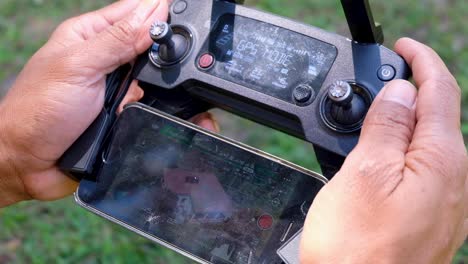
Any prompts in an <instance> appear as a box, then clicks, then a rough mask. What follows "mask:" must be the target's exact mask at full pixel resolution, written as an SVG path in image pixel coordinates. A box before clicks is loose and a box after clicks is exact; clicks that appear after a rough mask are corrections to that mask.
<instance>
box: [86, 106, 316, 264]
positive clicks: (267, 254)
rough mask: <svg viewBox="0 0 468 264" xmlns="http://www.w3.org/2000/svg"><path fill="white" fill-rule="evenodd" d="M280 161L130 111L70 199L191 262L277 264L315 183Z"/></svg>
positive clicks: (136, 108) (135, 108)
mask: <svg viewBox="0 0 468 264" xmlns="http://www.w3.org/2000/svg"><path fill="white" fill-rule="evenodd" d="M282 163H283V162H281V161H280V162H279V161H274V160H273V159H270V158H266V157H265V156H262V155H259V154H257V153H254V152H253V151H251V150H248V149H246V148H245V147H239V146H236V145H234V144H233V143H232V142H231V141H229V140H225V139H222V138H218V137H215V136H212V135H210V134H208V133H206V132H203V131H201V130H199V129H194V128H191V127H189V126H187V125H185V124H183V123H180V121H178V122H175V121H173V120H169V119H167V118H164V117H163V116H161V114H158V113H155V112H152V111H151V110H147V109H143V108H141V106H131V107H128V108H127V109H126V110H125V111H124V112H123V113H122V114H121V116H120V117H119V120H118V121H117V124H116V126H115V127H114V129H113V135H112V138H111V141H110V147H109V150H108V152H107V155H106V159H105V162H104V164H103V165H102V168H101V169H100V172H99V175H98V177H97V181H96V182H94V181H87V180H84V181H82V182H81V183H80V187H79V190H78V192H77V197H78V199H79V200H80V202H81V203H84V204H85V205H86V207H91V208H93V209H94V210H95V211H99V212H100V214H103V215H104V216H107V217H110V218H113V219H115V220H118V222H123V223H125V224H126V225H128V226H131V227H132V228H134V229H136V230H138V231H140V232H143V233H145V234H146V235H149V236H151V237H153V238H154V239H155V240H157V241H159V242H161V243H162V244H165V245H167V246H170V247H171V248H173V249H177V250H180V251H182V252H184V253H185V254H186V255H190V256H193V257H194V258H195V259H198V260H204V261H207V262H212V263H281V260H280V258H279V257H278V256H277V255H276V250H277V249H278V248H279V247H280V246H281V245H282V243H284V241H286V240H287V239H288V238H289V237H291V236H292V235H293V234H294V233H295V232H296V231H298V230H299V229H300V228H301V227H302V226H303V223H304V219H305V216H306V213H307V210H308V208H309V206H310V204H311V202H312V200H313V199H314V197H315V196H316V194H317V193H318V191H319V190H320V189H321V188H322V187H323V185H324V180H323V177H321V176H320V175H315V174H312V173H309V174H306V173H305V172H302V171H301V170H298V169H293V168H292V167H290V166H287V165H285V164H282Z"/></svg>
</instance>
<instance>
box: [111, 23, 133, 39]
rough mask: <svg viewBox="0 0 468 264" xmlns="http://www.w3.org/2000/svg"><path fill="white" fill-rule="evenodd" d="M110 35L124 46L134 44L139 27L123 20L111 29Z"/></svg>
mask: <svg viewBox="0 0 468 264" xmlns="http://www.w3.org/2000/svg"><path fill="white" fill-rule="evenodd" d="M110 34H111V35H112V36H113V37H114V38H115V39H116V40H117V41H120V42H122V43H124V44H130V43H133V41H134V39H135V35H136V34H137V27H136V26H135V25H134V23H132V22H131V21H129V20H126V19H124V20H122V21H119V22H118V23H116V24H114V26H112V27H111V28H110Z"/></svg>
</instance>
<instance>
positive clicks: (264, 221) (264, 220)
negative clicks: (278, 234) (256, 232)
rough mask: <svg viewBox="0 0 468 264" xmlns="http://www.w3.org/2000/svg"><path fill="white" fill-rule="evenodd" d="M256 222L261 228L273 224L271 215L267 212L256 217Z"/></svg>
mask: <svg viewBox="0 0 468 264" xmlns="http://www.w3.org/2000/svg"><path fill="white" fill-rule="evenodd" d="M257 224H258V227H260V229H262V230H267V229H270V228H271V227H272V226H273V217H272V216H271V215H269V214H264V215H262V216H260V217H259V218H258V220H257Z"/></svg>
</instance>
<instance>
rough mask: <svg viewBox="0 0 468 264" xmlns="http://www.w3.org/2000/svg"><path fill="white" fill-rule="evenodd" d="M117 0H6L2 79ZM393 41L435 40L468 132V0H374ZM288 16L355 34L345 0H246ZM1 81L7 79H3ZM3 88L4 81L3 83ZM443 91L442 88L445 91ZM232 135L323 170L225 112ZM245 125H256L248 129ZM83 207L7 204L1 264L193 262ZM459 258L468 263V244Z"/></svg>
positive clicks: (0, 230) (1, 4)
mask: <svg viewBox="0 0 468 264" xmlns="http://www.w3.org/2000/svg"><path fill="white" fill-rule="evenodd" d="M109 2H111V0H95V1H86V0H1V1H0V43H1V45H0V66H1V68H2V71H1V72H0V81H2V80H8V79H12V78H14V76H15V75H16V74H17V73H18V71H19V70H20V69H21V67H22V65H24V63H25V62H26V61H27V59H28V58H29V57H30V56H31V55H32V54H33V53H34V52H35V51H36V50H37V49H38V48H40V46H41V45H43V44H44V43H45V41H46V40H47V38H48V37H49V35H50V33H51V32H52V31H53V29H54V28H55V27H56V26H57V25H58V24H59V23H60V21H63V20H64V19H66V18H68V17H70V16H73V15H77V14H80V13H83V12H85V11H88V10H93V9H96V8H98V7H101V6H103V5H105V4H107V3H109ZM371 4H372V7H373V10H374V17H375V18H376V19H377V20H378V21H379V22H381V23H382V25H383V28H384V33H385V36H386V45H387V46H389V47H391V46H392V44H393V43H394V42H395V41H396V39H397V38H399V37H400V36H409V37H412V38H415V39H417V40H419V41H422V42H424V43H427V44H428V45H429V46H431V47H433V48H434V49H435V50H436V51H437V52H438V53H439V54H440V55H441V57H442V58H443V59H444V61H445V62H446V63H447V65H448V67H449V68H450V70H451V71H452V72H453V74H454V75H455V76H456V78H457V80H458V82H459V84H460V86H461V87H462V90H463V125H462V130H463V132H464V134H465V136H467V135H468V67H466V65H464V63H466V62H468V48H467V44H468V43H467V42H468V39H467V36H468V26H467V24H466V21H467V20H466V14H468V2H467V1H466V0H415V1H407V0H392V1H380V0H373V1H372V0H371ZM247 5H250V6H256V7H258V8H260V9H264V10H267V11H270V12H273V13H275V14H278V15H281V16H287V17H291V18H293V19H296V20H299V21H303V22H304V23H308V24H311V25H314V26H318V27H321V28H324V29H326V30H331V31H335V32H338V33H340V34H345V35H347V34H348V31H347V25H346V23H345V18H344V14H343V11H342V9H341V7H340V4H339V1H338V0H294V1H290V2H285V1H283V0H250V1H249V0H247ZM0 83H1V82H0ZM0 87H1V84H0ZM441 92H443V91H441ZM220 116H221V117H219V119H220V122H221V124H222V127H223V130H224V131H225V132H226V134H227V135H229V136H232V137H234V138H237V139H240V140H242V141H244V142H246V143H248V144H251V145H253V146H255V147H258V148H260V149H262V150H265V151H267V152H270V153H273V154H275V155H278V156H280V157H283V158H286V159H288V160H290V161H293V162H295V163H297V164H300V165H302V166H305V167H307V168H311V169H313V170H318V165H317V163H316V161H315V160H314V159H313V151H312V149H311V147H310V146H308V145H307V144H304V142H302V141H300V140H297V139H295V138H292V137H289V136H287V135H284V134H282V133H280V132H277V131H271V130H269V129H266V128H263V127H261V126H258V125H254V124H252V123H251V122H249V121H246V120H242V119H238V118H234V117H233V116H231V115H226V114H221V115H220ZM246 131H251V132H249V133H247V132H246ZM189 262H190V261H188V260H187V259H185V258H183V257H181V256H179V255H177V254H175V253H173V252H171V251H169V250H166V249H163V248H161V247H159V246H157V245H155V244H154V243H152V242H150V241H148V240H146V239H144V238H140V237H139V236H137V235H135V234H132V233H131V232H128V231H126V230H124V229H123V228H121V227H119V226H116V225H114V224H111V223H109V222H107V221H106V220H103V219H101V218H99V217H96V216H94V215H92V214H91V213H88V212H86V211H85V210H83V209H81V208H79V207H77V206H76V205H75V204H74V203H73V202H72V199H71V198H68V199H65V200H62V201H57V202H51V203H39V202H25V203H22V204H19V205H16V206H12V207H9V208H6V209H3V210H1V211H0V263H189ZM454 263H468V246H466V245H465V246H464V247H463V248H462V249H461V250H460V252H459V253H458V255H457V256H456V258H455V260H454Z"/></svg>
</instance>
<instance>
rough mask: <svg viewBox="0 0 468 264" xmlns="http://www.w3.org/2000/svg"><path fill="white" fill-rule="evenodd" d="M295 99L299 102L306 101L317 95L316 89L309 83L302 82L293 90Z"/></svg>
mask: <svg viewBox="0 0 468 264" xmlns="http://www.w3.org/2000/svg"><path fill="white" fill-rule="evenodd" d="M293 96H294V100H296V102H298V103H306V102H307V101H309V100H310V99H311V98H312V97H313V96H315V93H314V89H312V87H310V86H309V85H307V84H300V85H299V86H297V87H296V88H295V89H294V91H293Z"/></svg>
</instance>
